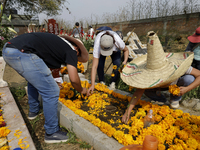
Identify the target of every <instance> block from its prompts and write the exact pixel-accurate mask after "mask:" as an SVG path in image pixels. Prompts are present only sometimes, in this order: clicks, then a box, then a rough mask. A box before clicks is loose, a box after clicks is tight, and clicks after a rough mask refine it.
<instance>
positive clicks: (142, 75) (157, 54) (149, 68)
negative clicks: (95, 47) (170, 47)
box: [121, 31, 194, 89]
mask: <svg viewBox="0 0 200 150" xmlns="http://www.w3.org/2000/svg"><path fill="white" fill-rule="evenodd" d="M147 37H148V38H149V43H148V44H147V54H146V55H142V56H140V57H137V58H136V59H133V60H132V61H131V62H130V63H128V64H127V65H126V67H125V68H124V69H123V70H122V73H121V79H122V80H123V81H124V82H125V83H126V84H128V85H130V86H132V87H135V88H139V89H151V88H156V87H162V86H166V85H168V84H170V83H171V82H173V81H175V80H176V79H178V78H179V77H180V76H182V75H183V74H184V73H185V72H186V71H187V69H188V68H189V67H190V66H191V63H192V60H193V57H194V54H193V52H179V53H164V51H163V48H162V45H161V43H160V40H159V38H158V36H157V34H156V33H155V32H154V31H150V32H148V33H147Z"/></svg>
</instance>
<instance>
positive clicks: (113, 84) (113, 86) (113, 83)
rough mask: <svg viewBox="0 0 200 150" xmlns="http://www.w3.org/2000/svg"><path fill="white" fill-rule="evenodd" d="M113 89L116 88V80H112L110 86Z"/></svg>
mask: <svg viewBox="0 0 200 150" xmlns="http://www.w3.org/2000/svg"><path fill="white" fill-rule="evenodd" d="M109 87H110V88H111V89H112V90H115V82H112V83H111V84H110V86H109Z"/></svg>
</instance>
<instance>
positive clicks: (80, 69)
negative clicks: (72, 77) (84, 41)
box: [60, 61, 84, 74]
mask: <svg viewBox="0 0 200 150" xmlns="http://www.w3.org/2000/svg"><path fill="white" fill-rule="evenodd" d="M77 70H78V72H80V73H83V72H84V66H83V63H82V62H79V61H78V63H77ZM60 73H61V74H68V71H67V66H64V67H62V68H61V69H60Z"/></svg>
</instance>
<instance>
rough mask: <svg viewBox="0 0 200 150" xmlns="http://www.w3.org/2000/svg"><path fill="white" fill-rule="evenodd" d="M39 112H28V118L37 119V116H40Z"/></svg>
mask: <svg viewBox="0 0 200 150" xmlns="http://www.w3.org/2000/svg"><path fill="white" fill-rule="evenodd" d="M38 114H39V112H38V113H33V112H30V111H29V113H28V119H29V120H33V119H35V118H36V117H37V116H38Z"/></svg>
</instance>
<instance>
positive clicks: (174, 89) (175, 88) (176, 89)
mask: <svg viewBox="0 0 200 150" xmlns="http://www.w3.org/2000/svg"><path fill="white" fill-rule="evenodd" d="M169 92H170V93H172V94H173V95H179V93H180V88H179V87H178V86H177V85H176V84H173V85H170V86H169Z"/></svg>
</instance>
